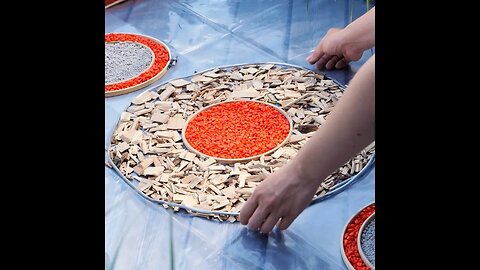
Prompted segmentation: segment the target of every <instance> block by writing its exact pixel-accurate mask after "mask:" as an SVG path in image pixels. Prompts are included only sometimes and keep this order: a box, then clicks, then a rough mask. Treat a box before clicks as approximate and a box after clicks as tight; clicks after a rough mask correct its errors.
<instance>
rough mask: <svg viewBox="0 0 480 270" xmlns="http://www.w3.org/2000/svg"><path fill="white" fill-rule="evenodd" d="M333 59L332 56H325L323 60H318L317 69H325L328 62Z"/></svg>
mask: <svg viewBox="0 0 480 270" xmlns="http://www.w3.org/2000/svg"><path fill="white" fill-rule="evenodd" d="M331 58H332V56H331V55H327V54H324V55H323V56H322V58H320V59H319V60H318V62H317V65H316V66H317V68H318V69H323V68H324V67H325V64H326V63H327V62H328V61H330V59H331Z"/></svg>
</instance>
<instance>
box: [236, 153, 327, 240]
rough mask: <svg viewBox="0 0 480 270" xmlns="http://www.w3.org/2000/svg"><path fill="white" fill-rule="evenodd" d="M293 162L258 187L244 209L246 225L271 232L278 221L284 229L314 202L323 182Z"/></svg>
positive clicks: (243, 216)
mask: <svg viewBox="0 0 480 270" xmlns="http://www.w3.org/2000/svg"><path fill="white" fill-rule="evenodd" d="M292 162H293V161H292ZM292 162H289V163H287V164H286V165H284V166H283V167H282V168H280V169H279V170H277V171H276V172H274V173H273V174H271V175H269V176H268V177H267V178H266V179H265V180H264V181H263V182H262V183H261V184H260V185H258V186H257V187H256V188H255V190H254V192H253V194H252V196H251V197H250V198H249V199H248V200H247V202H246V203H245V205H244V206H243V207H242V209H241V210H240V222H241V223H242V224H243V225H247V224H248V227H249V228H250V229H252V230H260V231H261V232H262V233H269V232H270V231H271V230H272V229H273V227H274V226H275V225H277V227H278V228H279V229H280V230H284V229H286V228H288V226H290V224H291V223H292V222H293V221H294V220H295V218H296V217H297V216H298V215H299V214H300V213H301V212H302V211H303V210H304V209H305V207H307V206H308V205H309V204H310V202H311V201H312V199H313V196H314V195H315V192H316V191H317V188H318V185H319V183H318V182H316V181H308V180H307V179H305V178H304V176H303V175H302V174H301V173H299V172H300V171H301V170H300V169H299V168H296V167H295V165H294V163H292Z"/></svg>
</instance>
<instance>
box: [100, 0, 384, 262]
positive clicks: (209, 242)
mask: <svg viewBox="0 0 480 270" xmlns="http://www.w3.org/2000/svg"><path fill="white" fill-rule="evenodd" d="M307 3H308V4H307ZM307 6H308V10H307ZM365 11H366V6H365V2H364V1H341V0H337V1H334V0H296V1H294V0H291V1H282V0H276V1H273V0H272V1H254V0H235V1H233V0H211V1H169V0H157V1H155V0H146V1H140V0H137V1H133V0H130V1H127V2H125V3H123V4H119V5H118V6H114V7H112V8H109V9H107V10H106V11H105V19H106V25H105V33H109V32H132V33H140V34H145V35H149V36H152V37H155V38H157V39H160V40H162V41H164V42H165V43H166V44H167V45H169V46H170V48H171V49H172V50H173V54H174V56H177V57H178V63H177V65H176V66H174V67H172V68H171V69H170V70H169V71H168V72H167V74H166V75H165V76H164V77H162V78H161V79H160V80H159V81H157V82H156V83H155V84H154V86H155V85H160V84H161V83H162V82H165V81H168V80H170V79H172V78H177V77H184V76H188V75H191V74H193V73H194V72H195V71H201V70H205V69H208V68H212V67H215V66H223V65H234V64H238V63H258V62H285V63H291V64H295V65H299V66H304V67H307V68H313V67H312V66H310V65H309V64H308V63H307V62H306V61H305V58H306V56H308V54H309V53H310V51H311V50H312V49H313V48H314V47H315V45H316V44H317V43H318V41H319V39H320V38H321V37H322V36H323V35H324V34H325V33H326V31H327V30H328V29H329V28H331V27H343V26H345V25H346V24H348V22H349V21H350V17H351V18H352V19H355V18H357V17H358V16H360V15H361V14H363V13H364V12H365ZM370 55H371V52H369V51H367V52H365V53H364V56H363V57H362V59H361V60H360V61H358V62H357V63H353V64H352V66H351V69H347V70H341V71H326V72H325V71H323V72H324V73H326V74H327V75H328V76H329V77H331V78H333V79H335V80H337V81H339V82H340V83H342V84H345V83H348V80H350V78H351V77H352V76H353V74H354V73H355V71H356V70H357V69H358V68H359V67H360V65H361V64H362V63H363V62H365V61H366V59H368V57H369V56H370ZM148 88H150V87H148ZM142 91H143V90H140V91H136V92H134V93H131V94H127V95H122V96H117V97H110V98H106V99H105V113H106V116H105V142H106V143H105V144H106V145H108V140H109V137H110V135H111V133H112V132H113V128H114V127H115V125H116V123H117V121H118V118H119V117H120V113H121V112H122V111H123V110H124V109H125V108H126V107H127V106H128V104H129V103H130V101H131V100H132V99H133V97H135V96H136V95H138V94H139V93H140V92H142ZM374 178H375V168H374V166H370V167H369V168H368V170H366V171H365V174H364V175H363V176H361V177H359V178H358V179H357V181H356V182H355V183H353V184H352V185H350V186H349V187H348V188H346V189H345V190H344V191H342V192H339V193H338V194H336V195H335V196H332V197H330V198H328V199H326V200H324V201H321V202H319V203H316V204H314V205H311V206H309V207H308V208H307V209H306V210H305V211H304V212H303V213H302V214H301V215H300V216H299V217H298V218H297V219H296V220H295V222H294V223H293V224H292V225H291V226H290V227H289V229H288V230H285V231H278V230H276V229H275V230H274V231H273V232H272V233H271V234H270V235H268V236H266V235H260V234H259V233H256V232H251V231H248V230H247V229H246V228H245V227H244V226H242V225H241V224H240V223H238V222H237V223H233V224H231V223H228V222H224V223H220V222H219V221H209V220H206V219H203V218H199V217H192V216H190V215H188V214H186V213H182V212H179V213H172V212H171V210H166V209H164V208H163V207H161V206H160V205H158V204H155V203H152V202H149V201H147V200H145V199H143V198H142V197H140V196H139V195H138V194H137V192H136V191H135V190H133V189H132V188H131V187H129V186H128V185H127V184H126V183H125V182H124V181H123V180H122V179H121V178H120V177H119V176H118V175H117V173H116V172H114V171H113V170H111V169H108V168H106V169H105V267H106V269H189V270H190V269H194V270H201V269H346V267H345V265H344V264H343V261H342V258H341V254H340V244H341V234H342V230H343V228H344V226H345V224H346V223H347V221H348V219H349V218H350V217H351V216H352V215H354V214H355V213H356V212H357V211H358V210H359V209H361V208H362V207H363V206H364V205H366V204H368V203H370V202H372V201H374V187H375V181H374Z"/></svg>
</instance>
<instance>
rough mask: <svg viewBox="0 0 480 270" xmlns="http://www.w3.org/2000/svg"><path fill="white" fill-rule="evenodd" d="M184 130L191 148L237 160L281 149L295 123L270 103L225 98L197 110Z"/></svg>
mask: <svg viewBox="0 0 480 270" xmlns="http://www.w3.org/2000/svg"><path fill="white" fill-rule="evenodd" d="M184 129H185V130H184V132H182V133H183V134H184V143H185V145H186V146H187V147H189V148H191V150H192V151H195V150H196V151H195V152H197V153H199V154H201V155H204V156H208V157H213V158H215V159H223V160H225V161H228V160H231V161H238V160H239V159H253V158H255V157H258V156H261V155H264V154H267V153H270V152H272V151H274V150H276V149H278V148H279V147H280V146H282V145H283V144H284V143H285V142H286V141H287V140H288V138H289V136H290V132H291V130H292V122H291V120H290V118H289V117H288V115H287V114H286V113H285V112H284V111H283V110H281V109H280V108H278V107H276V106H273V105H271V104H268V103H264V102H258V101H252V100H243V101H226V102H222V103H219V104H215V105H211V106H208V107H205V108H204V109H202V110H200V111H198V112H197V113H195V114H194V115H192V117H191V118H190V119H189V120H188V122H187V124H186V125H185V128H184Z"/></svg>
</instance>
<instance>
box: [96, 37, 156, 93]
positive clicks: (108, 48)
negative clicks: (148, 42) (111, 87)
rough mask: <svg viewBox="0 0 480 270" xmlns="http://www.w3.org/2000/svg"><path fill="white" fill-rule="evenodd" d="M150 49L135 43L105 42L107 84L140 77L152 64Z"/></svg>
mask: <svg viewBox="0 0 480 270" xmlns="http://www.w3.org/2000/svg"><path fill="white" fill-rule="evenodd" d="M152 59H153V55H152V52H151V50H150V49H148V48H146V47H145V46H143V45H140V44H137V43H134V42H105V84H111V83H116V82H120V81H123V80H127V79H131V78H134V77H136V76H138V75H139V74H140V73H142V72H143V71H145V70H146V69H147V68H148V67H149V66H150V63H151V62H152Z"/></svg>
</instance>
